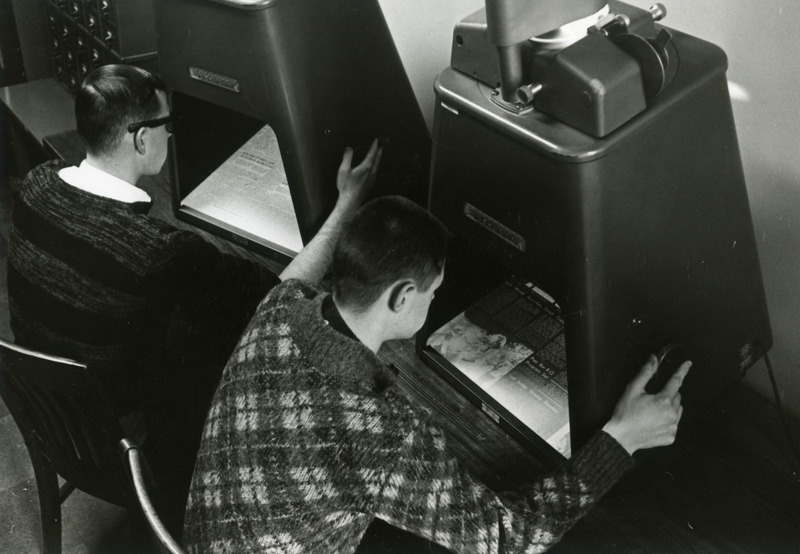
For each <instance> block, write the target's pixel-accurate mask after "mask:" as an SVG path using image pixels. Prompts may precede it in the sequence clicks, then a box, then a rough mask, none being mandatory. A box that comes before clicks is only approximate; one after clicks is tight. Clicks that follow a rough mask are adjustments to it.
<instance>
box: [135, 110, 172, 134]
mask: <svg viewBox="0 0 800 554" xmlns="http://www.w3.org/2000/svg"><path fill="white" fill-rule="evenodd" d="M178 119H179V117H178V116H176V115H174V114H169V115H168V116H165V117H159V118H157V119H147V120H145V121H137V122H136V123H131V124H130V125H128V132H129V133H135V132H136V131H138V130H139V129H141V128H142V127H149V128H154V127H161V126H162V125H165V126H166V127H167V132H168V133H172V132H174V130H175V129H174V127H173V124H174V123H175V122H176V121H178Z"/></svg>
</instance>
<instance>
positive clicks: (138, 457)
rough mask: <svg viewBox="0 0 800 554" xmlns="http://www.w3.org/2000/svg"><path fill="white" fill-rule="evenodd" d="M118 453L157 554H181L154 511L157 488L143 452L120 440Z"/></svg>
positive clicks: (130, 442) (135, 445)
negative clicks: (159, 553) (160, 553)
mask: <svg viewBox="0 0 800 554" xmlns="http://www.w3.org/2000/svg"><path fill="white" fill-rule="evenodd" d="M119 451H120V455H121V456H122V460H123V462H124V463H125V467H126V469H127V470H128V477H129V478H130V482H131V484H132V485H133V488H134V490H135V491H136V498H137V500H138V502H139V507H140V508H141V510H142V514H143V515H144V518H145V520H146V521H147V525H148V527H149V529H150V533H151V536H152V538H153V540H154V542H155V544H156V546H157V547H158V549H159V552H162V553H164V554H183V549H182V548H181V547H180V545H178V543H177V541H176V540H175V539H174V538H173V537H172V535H171V534H170V532H169V531H168V530H167V528H166V526H165V525H164V523H163V522H162V521H161V518H160V517H159V515H158V511H157V510H156V503H157V496H158V488H157V487H156V486H155V483H154V481H153V476H152V474H151V473H150V467H149V466H148V465H147V458H146V456H145V454H144V452H142V450H141V449H140V448H139V445H138V444H136V443H135V442H133V441H132V440H130V439H122V440H121V441H120V442H119Z"/></svg>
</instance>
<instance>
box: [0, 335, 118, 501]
mask: <svg viewBox="0 0 800 554" xmlns="http://www.w3.org/2000/svg"><path fill="white" fill-rule="evenodd" d="M0 380H1V381H0V393H2V397H3V400H4V401H5V402H6V404H7V406H8V408H9V411H10V412H11V414H12V416H13V417H14V420H15V422H16V423H17V426H18V427H19V429H20V432H21V433H22V435H23V437H24V438H25V441H26V443H27V444H28V445H29V448H30V447H31V443H33V447H34V448H35V449H36V450H37V451H38V452H40V453H41V455H42V456H44V457H45V458H46V459H48V460H49V461H50V463H51V464H52V466H53V468H54V469H55V470H56V472H57V473H58V474H59V475H61V476H62V477H63V478H64V479H65V480H66V481H68V482H69V483H71V484H72V485H74V486H75V487H77V488H78V489H81V490H83V491H84V492H86V493H88V494H91V495H93V496H96V497H98V498H101V499H103V500H106V501H109V502H112V503H114V504H118V505H123V506H127V505H129V503H130V500H131V492H130V488H129V487H128V486H127V482H126V480H127V478H126V475H125V473H126V472H125V467H124V465H123V464H122V463H121V461H120V459H119V457H118V456H117V453H116V449H115V446H116V444H117V443H118V442H119V440H120V439H121V438H122V437H123V431H122V429H121V427H120V425H119V423H118V420H117V418H116V417H115V415H114V413H113V410H111V407H110V406H109V403H108V400H107V399H106V397H105V395H104V394H103V392H102V389H101V388H100V385H99V383H98V381H97V379H96V378H95V376H94V375H93V373H92V372H91V371H90V370H89V368H87V367H86V366H85V365H83V364H80V363H77V362H75V361H72V360H68V359H65V358H58V357H54V356H47V355H44V354H40V353H38V352H34V351H31V350H27V349H25V348H21V347H19V346H17V345H14V344H12V343H9V342H6V341H3V340H0Z"/></svg>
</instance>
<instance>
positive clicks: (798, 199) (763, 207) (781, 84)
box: [380, 0, 800, 416]
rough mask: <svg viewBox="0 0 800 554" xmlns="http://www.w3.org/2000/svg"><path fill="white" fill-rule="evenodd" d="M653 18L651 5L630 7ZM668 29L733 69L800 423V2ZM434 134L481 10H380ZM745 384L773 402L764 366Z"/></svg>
mask: <svg viewBox="0 0 800 554" xmlns="http://www.w3.org/2000/svg"><path fill="white" fill-rule="evenodd" d="M629 3H630V4H633V5H635V6H638V7H640V8H648V7H649V6H651V5H652V4H653V2H650V1H642V0H629ZM662 3H663V4H664V5H665V7H666V8H667V17H666V18H665V19H664V20H663V21H662V23H663V24H664V25H666V26H668V27H673V28H675V29H678V30H680V31H683V32H685V33H688V34H691V35H695V36H697V37H699V38H702V39H705V40H708V41H710V42H713V43H715V44H717V45H719V46H720V47H722V48H723V50H725V52H726V53H727V55H728V60H729V70H728V79H729V81H730V83H731V94H732V98H733V109H734V117H735V119H736V125H737V130H738V135H739V145H740V149H741V154H742V162H743V164H744V170H745V176H746V179H747V187H748V193H749V197H750V207H751V211H752V214H753V219H754V227H755V233H756V237H757V241H758V248H759V256H760V260H761V268H762V273H763V278H764V286H765V289H766V294H767V302H768V306H769V312H770V319H771V322H772V332H773V336H774V345H773V348H772V350H771V351H770V353H769V357H770V359H771V362H772V365H773V368H774V370H775V374H776V378H777V382H778V384H779V386H780V388H781V400H782V402H783V403H784V407H785V408H786V409H787V410H788V411H790V412H792V413H793V414H794V415H796V416H800V298H798V295H797V293H796V289H797V288H798V285H800V255H799V254H800V226H799V225H800V61H798V60H800V41H798V40H797V38H796V37H798V36H800V2H785V1H782V0H760V1H759V2H757V3H756V2H753V1H745V2H730V1H729V0H671V1H669V0H667V1H664V2H662ZM380 4H381V7H382V8H383V11H384V15H385V17H386V20H387V22H388V24H389V27H390V29H391V31H392V35H393V37H394V40H395V43H396V45H397V49H398V51H399V53H400V56H401V58H402V59H403V63H404V65H405V67H406V71H407V73H408V75H409V79H410V80H411V83H412V86H413V88H414V92H415V93H416V95H417V98H418V100H419V103H420V107H421V108H422V111H423V114H424V116H425V118H426V121H427V122H428V125H429V126H430V125H431V123H432V117H433V103H434V93H433V81H434V78H435V77H436V74H437V73H438V72H439V71H441V70H442V69H443V68H445V67H446V66H448V65H449V60H450V44H451V37H452V31H453V26H454V25H455V23H456V22H458V21H459V20H460V19H461V18H463V17H464V16H466V15H468V14H470V13H472V12H473V11H475V10H477V9H478V8H480V7H482V6H483V2H482V1H481V0H433V1H430V0H380ZM745 381H746V383H748V385H750V386H751V387H752V388H754V389H755V390H757V391H758V392H760V393H761V394H763V395H764V396H768V397H770V398H772V396H773V394H772V389H771V387H770V382H769V377H768V374H767V371H766V366H765V364H764V362H763V361H761V362H759V363H757V364H756V365H755V366H753V368H751V369H750V371H749V373H748V375H747V377H746V378H745Z"/></svg>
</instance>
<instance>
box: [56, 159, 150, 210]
mask: <svg viewBox="0 0 800 554" xmlns="http://www.w3.org/2000/svg"><path fill="white" fill-rule="evenodd" d="M58 176H59V177H61V179H62V180H63V181H64V182H65V183H67V184H68V185H71V186H73V187H75V188H79V189H81V190H82V191H85V192H88V193H91V194H94V195H97V196H102V197H104V198H109V199H111V200H118V201H119V202H126V203H133V202H151V201H152V199H151V198H150V195H149V194H147V193H146V192H145V191H143V190H142V189H140V188H138V187H136V186H134V185H132V184H130V183H127V182H125V181H123V180H122V179H120V178H119V177H114V176H113V175H111V174H109V173H106V172H105V171H103V170H101V169H97V168H96V167H94V166H91V165H89V163H88V162H87V161H86V160H83V161H82V162H81V165H79V166H78V167H75V166H71V167H65V168H63V169H61V170H60V171H59V172H58Z"/></svg>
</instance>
